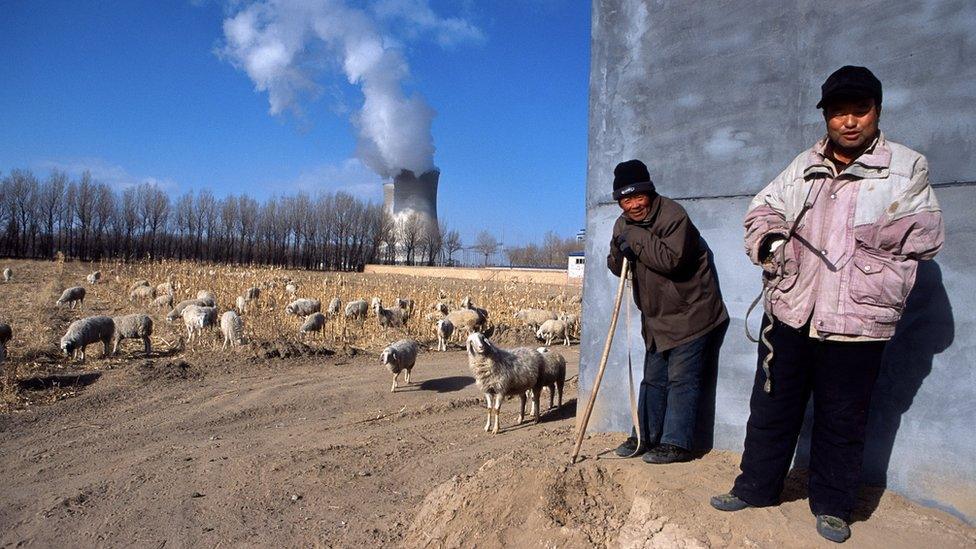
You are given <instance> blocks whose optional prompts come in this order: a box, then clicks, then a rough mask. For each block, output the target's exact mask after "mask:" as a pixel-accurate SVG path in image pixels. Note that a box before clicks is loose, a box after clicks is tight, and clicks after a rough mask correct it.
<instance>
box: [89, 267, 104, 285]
mask: <svg viewBox="0 0 976 549" xmlns="http://www.w3.org/2000/svg"><path fill="white" fill-rule="evenodd" d="M101 279H102V271H95V272H93V273H89V274H88V276H86V277H85V280H86V281H87V282H88V283H89V284H91V285H92V286H94V285H95V284H98V281H99V280H101Z"/></svg>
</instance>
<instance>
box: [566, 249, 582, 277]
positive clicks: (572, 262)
mask: <svg viewBox="0 0 976 549" xmlns="http://www.w3.org/2000/svg"><path fill="white" fill-rule="evenodd" d="M584 267H586V256H585V255H584V254H583V252H572V253H570V254H569V256H568V264H567V265H566V275H567V276H568V277H569V278H583V269H584Z"/></svg>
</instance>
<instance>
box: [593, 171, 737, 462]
mask: <svg viewBox="0 0 976 549" xmlns="http://www.w3.org/2000/svg"><path fill="white" fill-rule="evenodd" d="M613 174H614V180H613V198H614V200H616V201H617V203H618V204H619V205H620V208H621V209H622V210H623V212H622V213H621V215H620V217H619V218H618V219H617V221H616V223H615V224H614V226H613V239H612V240H611V242H610V254H609V255H608V256H607V267H608V268H609V269H610V271H611V272H613V274H614V275H616V276H620V272H621V264H622V260H623V258H625V257H626V258H627V259H628V261H629V263H630V268H631V272H632V273H633V278H632V282H633V289H634V302H635V303H636V304H637V307H638V308H639V309H640V311H641V313H642V314H641V326H642V328H643V330H642V332H643V336H644V343H645V347H646V354H645V357H644V377H643V380H642V381H641V384H640V396H639V401H638V417H639V428H640V445H638V440H637V437H636V434H637V433H633V434H632V435H633V436H631V437H630V438H628V439H627V441H626V442H624V443H623V444H622V445H621V446H620V447H619V448H617V450H616V453H617V455H619V456H622V457H629V456H636V455H640V454H643V459H644V461H646V462H648V463H673V462H678V461H687V460H688V459H690V458H691V452H690V450H691V449H692V442H693V441H692V436H693V434H694V430H695V423H696V419H697V416H698V403H699V398H700V393H701V382H702V372H703V368H704V366H705V364H706V362H707V360H708V357H709V356H714V353H716V352H717V347H718V346H719V345H721V339H722V337H723V336H724V333H725V328H726V327H727V325H728V313H727V312H726V310H725V304H724V303H722V297H721V295H720V294H719V289H718V284H717V282H716V279H715V274H714V269H713V267H712V264H711V262H710V261H709V257H708V255H709V254H708V248H707V247H706V245H705V242H704V240H703V239H702V238H701V235H700V234H699V233H698V229H697V228H696V227H695V225H694V223H692V222H691V219H689V218H688V214H687V213H686V212H685V210H684V208H682V207H681V206H680V205H678V204H677V203H676V202H674V201H673V200H670V199H668V198H665V197H663V196H661V195H659V194H657V192H656V190H655V188H654V183H653V182H652V181H651V176H650V174H649V173H648V171H647V166H645V165H644V163H643V162H641V161H639V160H629V161H627V162H622V163H620V164H618V165H617V167H616V169H615V170H614V171H613Z"/></svg>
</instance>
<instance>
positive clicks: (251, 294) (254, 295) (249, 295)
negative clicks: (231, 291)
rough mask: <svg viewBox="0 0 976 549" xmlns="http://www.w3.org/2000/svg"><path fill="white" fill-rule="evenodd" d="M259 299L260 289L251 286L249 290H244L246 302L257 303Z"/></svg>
mask: <svg viewBox="0 0 976 549" xmlns="http://www.w3.org/2000/svg"><path fill="white" fill-rule="evenodd" d="M260 298H261V288H258V287H257V286H251V287H250V288H248V289H246V290H244V299H245V300H246V301H248V302H251V301H257V300H258V299H260Z"/></svg>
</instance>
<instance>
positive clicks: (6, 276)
mask: <svg viewBox="0 0 976 549" xmlns="http://www.w3.org/2000/svg"><path fill="white" fill-rule="evenodd" d="M13 278H14V272H13V271H12V270H10V267H7V268H6V269H4V270H3V281H4V282H10V281H11V280H13Z"/></svg>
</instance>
